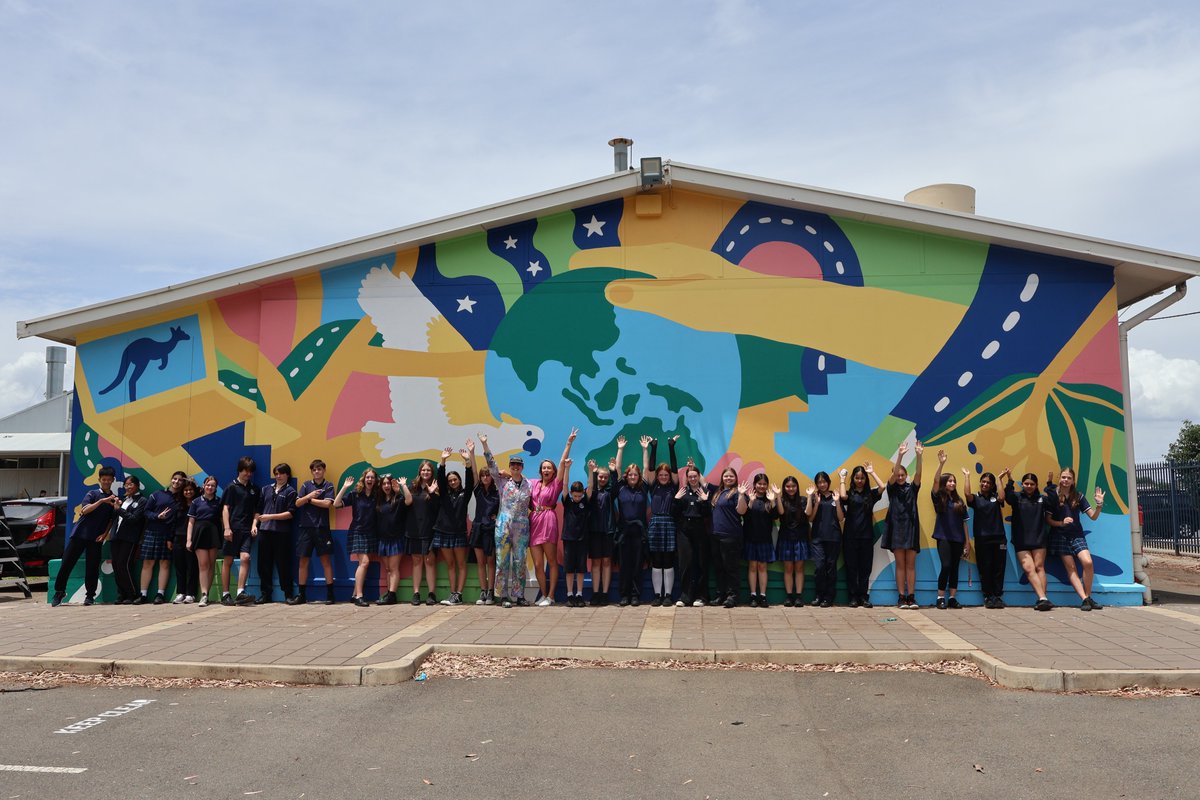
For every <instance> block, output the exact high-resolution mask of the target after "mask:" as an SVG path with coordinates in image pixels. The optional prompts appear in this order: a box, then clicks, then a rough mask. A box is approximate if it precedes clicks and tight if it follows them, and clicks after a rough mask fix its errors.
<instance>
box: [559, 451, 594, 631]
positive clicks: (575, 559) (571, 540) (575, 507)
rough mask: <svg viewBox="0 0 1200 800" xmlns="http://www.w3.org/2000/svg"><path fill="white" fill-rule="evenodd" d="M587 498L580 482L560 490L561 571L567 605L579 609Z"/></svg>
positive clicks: (568, 467) (565, 477)
mask: <svg viewBox="0 0 1200 800" xmlns="http://www.w3.org/2000/svg"><path fill="white" fill-rule="evenodd" d="M571 464H572V459H569V458H568V459H567V460H566V461H565V462H564V465H565V467H566V469H564V470H563V482H564V483H565V482H567V481H569V480H570V479H571ZM587 535H588V499H587V493H586V492H585V491H584V488H583V482H582V481H575V482H574V483H572V484H570V489H568V490H567V491H566V492H564V493H563V526H562V542H563V572H565V573H566V574H567V605H568V606H570V607H572V608H583V607H584V606H585V605H587V603H585V602H584V601H583V575H584V573H585V572H587Z"/></svg>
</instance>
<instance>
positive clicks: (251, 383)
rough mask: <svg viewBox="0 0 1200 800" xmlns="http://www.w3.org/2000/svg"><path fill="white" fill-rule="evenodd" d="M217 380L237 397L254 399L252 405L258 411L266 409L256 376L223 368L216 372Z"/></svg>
mask: <svg viewBox="0 0 1200 800" xmlns="http://www.w3.org/2000/svg"><path fill="white" fill-rule="evenodd" d="M217 381H218V382H219V383H220V384H221V385H222V386H224V387H225V388H226V389H228V390H229V391H231V392H233V393H234V394H236V395H238V396H239V397H244V398H246V399H247V400H252V401H254V405H256V406H257V407H258V410H259V411H266V410H267V403H266V401H265V400H263V396H262V392H260V391H259V390H258V379H257V378H251V377H250V376H249V375H243V374H241V373H240V372H234V371H233V370H231V369H223V370H219V371H218V372H217Z"/></svg>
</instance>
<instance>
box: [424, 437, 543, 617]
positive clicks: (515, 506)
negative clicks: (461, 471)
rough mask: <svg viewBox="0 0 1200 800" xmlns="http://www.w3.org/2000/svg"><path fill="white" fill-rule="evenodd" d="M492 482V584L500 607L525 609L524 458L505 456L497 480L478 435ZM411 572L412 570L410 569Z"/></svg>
mask: <svg viewBox="0 0 1200 800" xmlns="http://www.w3.org/2000/svg"><path fill="white" fill-rule="evenodd" d="M478 438H479V443H480V444H481V445H483V458H484V460H485V461H486V462H487V468H488V472H490V473H492V480H493V481H495V483H496V484H497V485H498V486H499V489H498V491H499V493H500V511H499V513H498V515H497V517H496V583H495V584H494V586H495V587H496V588H497V589H498V590H499V592H500V597H502V598H503V606H504V608H512V607H513V606H514V605H516V606H527V605H529V603H528V601H526V600H525V554H526V552H527V551H528V549H529V502H530V497H531V487H530V481H529V480H528V479H527V478H525V476H524V472H525V459H524V458H522V457H521V456H519V455H516V454H515V453H514V454H513V455H511V456H509V457H508V474H507V475H505V476H504V480H503V481H501V479H500V478H501V475H500V468H499V467H497V466H496V459H495V458H493V457H492V451H491V449H490V448H489V447H488V440H487V435H486V434H478ZM414 569H415V567H414Z"/></svg>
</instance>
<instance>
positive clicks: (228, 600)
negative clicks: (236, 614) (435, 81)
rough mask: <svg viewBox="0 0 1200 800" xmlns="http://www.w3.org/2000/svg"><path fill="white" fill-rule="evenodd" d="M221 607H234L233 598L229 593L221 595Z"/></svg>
mask: <svg viewBox="0 0 1200 800" xmlns="http://www.w3.org/2000/svg"><path fill="white" fill-rule="evenodd" d="M221 605H223V606H231V605H233V598H232V597H230V596H229V592H225V593H224V594H222V595H221Z"/></svg>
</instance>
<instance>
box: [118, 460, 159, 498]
mask: <svg viewBox="0 0 1200 800" xmlns="http://www.w3.org/2000/svg"><path fill="white" fill-rule="evenodd" d="M125 474H126V475H136V476H137V479H138V480H139V481H141V482H142V488H141V489H140V491H141V493H142V494H143V495H144V496H147V497H148V496H150V495H152V494H154V493H155V492H157V491H158V490H159V489H165V488H166V486H164V485H163V484H161V483H159V482H158V481H157V480H155V478H154V476H153V475H151V474H150V473H149V472H147V471H146V470H144V469H142V468H141V467H126V468H125Z"/></svg>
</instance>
